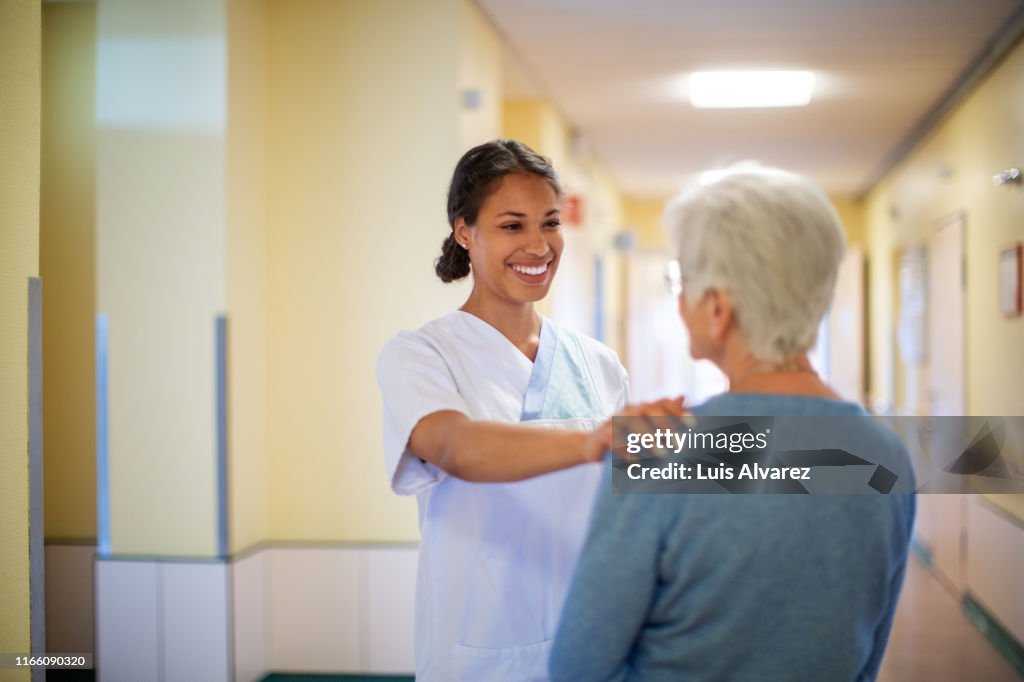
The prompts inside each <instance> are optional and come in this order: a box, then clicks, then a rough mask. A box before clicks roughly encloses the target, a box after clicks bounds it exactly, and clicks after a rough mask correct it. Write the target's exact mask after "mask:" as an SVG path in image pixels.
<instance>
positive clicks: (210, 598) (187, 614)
mask: <svg viewBox="0 0 1024 682" xmlns="http://www.w3.org/2000/svg"><path fill="white" fill-rule="evenodd" d="M160 569H161V571H162V572H163V575H162V581H161V588H162V589H161V594H162V603H161V614H162V619H163V623H162V627H161V632H162V634H163V650H164V654H163V667H164V676H163V677H162V678H161V679H162V680H163V682H195V681H196V680H203V681H204V682H217V681H218V680H223V681H224V682H227V680H228V679H229V670H230V669H229V665H230V664H229V653H228V652H229V649H230V635H229V632H228V583H227V578H228V575H227V573H228V569H227V567H226V566H225V565H224V564H219V563H216V564H215V563H202V564H200V563H184V562H167V563H163V564H161V565H160Z"/></svg>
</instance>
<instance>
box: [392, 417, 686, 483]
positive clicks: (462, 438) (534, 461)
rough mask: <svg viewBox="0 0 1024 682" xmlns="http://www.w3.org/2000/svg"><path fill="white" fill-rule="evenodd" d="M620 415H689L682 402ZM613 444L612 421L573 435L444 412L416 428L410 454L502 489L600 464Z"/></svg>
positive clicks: (423, 420) (410, 444) (424, 419)
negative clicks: (503, 485) (512, 483)
mask: <svg viewBox="0 0 1024 682" xmlns="http://www.w3.org/2000/svg"><path fill="white" fill-rule="evenodd" d="M620 414H622V415H629V416H678V415H682V414H683V407H682V399H681V398H676V399H665V400H658V401H655V402H651V403H643V404H640V405H630V406H627V407H626V408H625V409H624V410H623V411H622V413H620ZM611 440H612V426H611V421H610V420H609V421H606V422H605V423H604V424H602V425H601V427H600V428H598V429H597V430H595V431H567V430H560V429H545V428H537V427H531V426H528V425H524V424H502V423H498V422H486V421H473V420H472V419H470V418H469V417H467V416H466V415H464V414H462V413H461V412H458V411H456V410H441V411H438V412H434V413H432V414H428V415H427V416H426V417H424V418H423V419H421V420H420V421H419V422H418V423H417V424H416V426H415V428H413V430H412V434H410V436H409V450H410V451H412V453H413V454H414V455H416V456H417V457H419V458H420V459H423V460H426V461H427V462H430V463H431V464H433V465H435V466H437V467H439V468H440V469H442V470H443V471H445V472H446V473H448V474H450V475H452V476H455V477H457V478H461V479H463V480H464V481H474V482H480V483H482V482H490V483H496V482H503V481H521V480H523V479H527V478H532V477H533V476H540V475H541V474H547V473H550V472H552V471H558V470H560V469H568V468H569V467H572V466H576V465H577V464H583V463H586V462H598V461H600V460H601V459H602V458H603V457H604V453H605V452H606V451H607V450H608V449H609V448H610V447H611Z"/></svg>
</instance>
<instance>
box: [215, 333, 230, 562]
mask: <svg viewBox="0 0 1024 682" xmlns="http://www.w3.org/2000/svg"><path fill="white" fill-rule="evenodd" d="M216 325H217V332H216V344H217V350H216V353H217V369H216V371H217V552H218V554H219V556H220V557H221V558H222V559H223V558H226V557H227V555H228V366H227V365H228V348H227V342H228V320H227V317H225V316H224V315H218V316H217V322H216Z"/></svg>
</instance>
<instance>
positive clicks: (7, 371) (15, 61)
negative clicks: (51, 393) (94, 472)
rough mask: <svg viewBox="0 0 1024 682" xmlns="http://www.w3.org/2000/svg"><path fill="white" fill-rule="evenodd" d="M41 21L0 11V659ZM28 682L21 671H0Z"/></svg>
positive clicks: (10, 620)
mask: <svg viewBox="0 0 1024 682" xmlns="http://www.w3.org/2000/svg"><path fill="white" fill-rule="evenodd" d="M40 26H41V17H40V5H39V3H38V2H30V1H28V0H22V1H21V2H4V3H0V100H2V101H3V124H2V125H0V149H2V150H3V154H2V155H0V278H2V282H0V301H2V304H0V395H3V403H2V404H0V604H2V605H3V617H2V618H0V651H9V652H18V651H25V652H27V651H28V650H29V648H30V647H29V556H28V535H29V529H28V278H29V277H34V276H37V275H38V274H39V155H40V141H39V140H40V97H41V95H40V93H41V90H40V87H41V86H40V81H39V74H40V63H41V47H40V44H41V28H40ZM0 679H4V680H28V679H29V674H28V671H20V672H17V671H12V670H0Z"/></svg>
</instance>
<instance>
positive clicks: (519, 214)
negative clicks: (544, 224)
mask: <svg viewBox="0 0 1024 682" xmlns="http://www.w3.org/2000/svg"><path fill="white" fill-rule="evenodd" d="M554 213H561V211H560V210H558V209H557V208H553V209H551V210H550V211H548V212H547V213H545V214H544V217H545V218H546V217H548V216H549V215H552V214H554ZM504 215H510V216H512V217H513V218H525V217H526V214H525V213H519V212H518V211H505V212H504V213H499V214H498V217H499V218H500V217H501V216H504Z"/></svg>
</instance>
